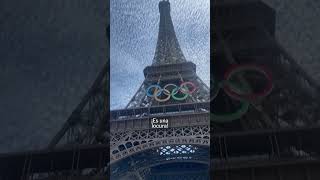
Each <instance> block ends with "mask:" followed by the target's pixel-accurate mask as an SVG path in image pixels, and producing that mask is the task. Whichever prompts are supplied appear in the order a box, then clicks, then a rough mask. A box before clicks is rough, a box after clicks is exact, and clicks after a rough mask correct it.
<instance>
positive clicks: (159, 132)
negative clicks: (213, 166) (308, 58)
mask: <svg viewBox="0 0 320 180" xmlns="http://www.w3.org/2000/svg"><path fill="white" fill-rule="evenodd" d="M159 12H160V23H159V34H158V42H157V47H156V51H155V56H154V59H153V63H152V65H151V66H148V67H146V68H145V69H144V75H145V80H144V82H143V83H142V85H141V87H140V88H139V89H138V91H137V92H136V94H135V95H134V96H133V97H132V99H131V100H130V102H129V103H128V105H127V106H126V109H123V110H114V111H111V119H110V130H111V131H110V162H111V175H112V176H111V179H121V178H123V179H126V178H127V179H128V178H129V179H159V178H160V177H162V179H177V177H179V179H190V178H191V179H208V164H209V144H210V140H209V137H210V129H209V122H210V119H209V111H210V103H209V100H210V97H209V92H210V90H209V88H208V86H207V85H205V84H204V83H203V82H202V81H201V79H200V78H199V77H198V76H197V74H196V65H195V64H193V63H192V62H187V61H186V59H185V57H184V55H183V53H182V50H181V48H180V45H179V42H178V40H177V37H176V34H175V31H174V26H173V22H172V19H171V16H170V3H169V2H168V1H160V2H159ZM184 82H191V83H192V84H194V86H195V87H196V90H195V91H194V92H193V93H192V94H190V95H189V96H188V97H187V98H183V99H180V100H176V99H173V98H171V99H168V100H166V101H161V100H162V99H165V98H166V97H162V96H159V97H160V98H159V99H157V97H155V96H154V95H155V94H157V93H156V90H154V93H153V97H150V95H148V87H150V86H153V85H159V86H160V87H166V85H168V84H170V86H174V85H179V84H181V83H184ZM173 90H174V89H171V91H173ZM163 91H165V90H163ZM171 95H172V94H171ZM151 118H162V119H163V118H164V119H168V120H169V127H168V128H165V129H153V128H152V127H151V125H150V120H151ZM128 164H130V165H129V166H128ZM173 164H174V165H173ZM167 166H168V167H169V166H170V167H171V168H166V167H167ZM199 167H202V168H199ZM203 167H205V169H204V168H203ZM165 169H166V171H165ZM192 169H193V170H194V172H193V173H194V174H193V175H190V174H186V172H188V171H190V170H192ZM206 169H207V170H206ZM203 171H205V173H203ZM127 172H133V173H129V174H128V173H127ZM146 172H147V173H146ZM159 173H160V174H161V173H164V174H162V175H161V176H160V175H159Z"/></svg>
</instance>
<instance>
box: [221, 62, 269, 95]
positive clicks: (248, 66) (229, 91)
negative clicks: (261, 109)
mask: <svg viewBox="0 0 320 180" xmlns="http://www.w3.org/2000/svg"><path fill="white" fill-rule="evenodd" d="M239 68H240V69H241V68H245V69H253V70H258V72H261V73H262V74H264V75H265V76H266V79H267V80H268V83H267V86H266V88H265V89H264V90H263V91H261V92H257V93H252V94H239V93H236V92H235V91H233V90H232V89H231V88H230V87H229V86H228V85H227V83H226V84H225V86H224V87H223V88H224V90H225V92H226V93H227V94H228V95H229V96H231V97H233V98H235V99H238V100H241V99H242V100H243V99H246V100H254V99H257V98H259V97H264V96H267V95H268V94H269V93H270V92H271V91H272V88H273V84H272V78H271V73H270V72H269V71H268V70H267V69H266V68H264V67H263V66H257V65H254V64H242V65H233V66H231V67H230V68H229V69H228V70H227V71H226V73H225V74H224V79H225V80H226V81H228V79H229V78H230V77H231V76H232V73H234V71H237V70H238V69H239ZM259 70H260V71H259Z"/></svg>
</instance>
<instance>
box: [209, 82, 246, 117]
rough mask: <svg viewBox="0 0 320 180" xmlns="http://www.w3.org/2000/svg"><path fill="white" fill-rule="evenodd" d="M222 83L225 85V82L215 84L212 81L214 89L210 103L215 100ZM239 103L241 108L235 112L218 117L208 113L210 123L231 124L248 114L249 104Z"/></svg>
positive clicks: (242, 101)
mask: <svg viewBox="0 0 320 180" xmlns="http://www.w3.org/2000/svg"><path fill="white" fill-rule="evenodd" d="M224 83H226V82H220V83H217V82H216V81H214V80H213V88H214V89H213V96H212V97H213V98H212V99H211V101H213V100H214V99H215V98H216V96H217V95H218V93H219V91H220V89H221V88H222V87H223V86H224ZM229 83H230V82H229ZM246 85H247V84H246ZM235 86H236V85H235ZM246 88H247V87H246ZM240 103H241V106H240V108H239V109H238V110H237V111H236V112H233V113H225V114H219V115H217V114H214V113H210V121H212V122H218V123H223V122H231V121H233V120H236V119H239V118H241V117H242V116H243V115H245V114H246V113H247V112H248V109H249V106H250V103H249V102H247V101H244V100H241V101H240Z"/></svg>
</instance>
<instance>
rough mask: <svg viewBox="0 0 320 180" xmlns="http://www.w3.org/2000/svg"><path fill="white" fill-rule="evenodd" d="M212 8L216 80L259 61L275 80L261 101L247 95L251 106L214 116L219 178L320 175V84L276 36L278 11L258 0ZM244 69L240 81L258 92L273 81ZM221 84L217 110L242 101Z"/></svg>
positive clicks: (225, 1)
mask: <svg viewBox="0 0 320 180" xmlns="http://www.w3.org/2000/svg"><path fill="white" fill-rule="evenodd" d="M211 12H212V14H211V15H212V18H211V19H213V21H214V22H215V23H212V24H211V28H212V29H214V31H213V36H212V37H213V39H212V40H211V42H212V43H213V45H211V47H212V49H211V54H213V58H214V59H213V61H212V63H211V72H212V73H211V79H215V80H216V81H223V79H225V77H226V72H228V70H229V68H230V67H239V66H241V65H243V64H244V65H247V64H250V65H252V64H253V65H255V66H258V67H263V68H264V69H266V70H268V71H269V73H268V75H270V76H271V77H272V82H273V83H272V84H273V88H272V91H271V92H270V94H268V95H267V96H265V97H263V98H260V99H259V98H256V99H254V100H253V99H249V96H246V98H248V99H249V100H248V101H249V107H248V109H247V111H246V113H242V112H241V111H239V112H238V113H237V114H238V116H230V115H229V119H228V120H227V121H224V122H223V121H217V119H214V118H212V119H211V124H210V126H211V130H212V132H214V133H213V134H211V138H210V141H211V153H210V155H211V156H210V157H211V172H212V174H213V178H214V179H217V180H219V179H221V180H222V179H230V180H233V179H237V180H242V179H243V180H247V179H252V180H260V179H261V180H262V179H270V180H273V179H285V180H289V179H290V180H291V179H299V180H300V179H306V180H309V179H318V178H319V173H318V172H319V153H320V144H319V142H316V141H317V140H316V139H317V138H316V137H319V135H320V134H319V133H320V132H319V126H318V125H319V120H320V118H319V108H320V106H319V102H320V101H319V90H320V88H319V85H318V84H317V83H316V82H315V81H314V80H313V79H312V78H310V77H309V76H308V74H307V73H306V72H305V71H304V70H303V68H301V66H299V65H298V64H297V63H296V61H295V60H294V59H293V57H291V56H290V54H289V53H287V52H286V51H285V49H284V48H283V47H281V45H280V43H278V42H277V40H276V38H275V20H276V13H275V11H274V10H273V9H272V8H270V7H269V6H267V5H266V4H265V3H263V2H261V1H259V0H244V1H232V0H221V1H216V2H215V4H214V6H213V8H212V10H211ZM260 73H261V72H260ZM238 75H239V77H238V79H237V81H239V82H242V83H243V84H246V83H247V84H249V86H248V85H247V87H249V88H248V89H251V91H253V92H258V91H259V90H260V91H261V90H262V89H264V88H265V87H266V84H267V80H266V78H263V77H261V74H259V73H258V74H254V75H251V76H250V74H249V73H247V74H245V73H243V74H240V73H239V74H238ZM214 85H216V84H211V87H212V89H211V94H213V95H216V96H215V98H214V100H213V101H211V108H212V109H211V112H212V113H214V114H217V113H218V112H230V113H231V112H235V110H236V109H238V108H239V107H241V103H240V102H241V99H235V98H234V97H232V96H229V94H228V93H227V92H226V90H220V91H219V92H218V93H217V91H216V89H215V87H217V85H216V86H215V87H214ZM239 87H240V86H239ZM233 95H234V94H233ZM239 100H240V101H239ZM239 114H240V115H239ZM230 117H231V118H232V120H230V119H231V118H230ZM224 118H225V119H227V118H226V117H224Z"/></svg>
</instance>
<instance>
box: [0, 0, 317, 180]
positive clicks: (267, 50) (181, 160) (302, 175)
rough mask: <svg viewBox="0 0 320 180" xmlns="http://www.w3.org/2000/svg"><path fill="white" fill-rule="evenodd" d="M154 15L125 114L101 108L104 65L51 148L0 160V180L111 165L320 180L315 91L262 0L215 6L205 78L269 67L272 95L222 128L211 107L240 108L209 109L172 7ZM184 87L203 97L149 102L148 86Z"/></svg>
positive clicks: (172, 175)
mask: <svg viewBox="0 0 320 180" xmlns="http://www.w3.org/2000/svg"><path fill="white" fill-rule="evenodd" d="M159 10H160V27H159V37H158V43H157V50H156V53H155V58H154V60H153V63H152V66H148V67H146V68H145V69H144V74H145V77H146V78H145V81H144V82H143V83H142V86H141V88H140V89H139V90H138V92H137V93H136V94H135V95H134V96H133V98H132V99H131V101H130V102H129V103H128V106H127V107H126V108H125V109H121V110H114V111H111V112H110V113H109V111H108V109H107V107H108V103H109V99H108V88H109V87H108V83H107V82H108V80H109V76H108V69H109V67H108V63H107V64H106V66H104V67H103V70H102V72H101V73H100V74H99V76H98V78H97V79H96V81H95V82H94V84H93V86H92V87H91V88H90V90H89V91H88V93H87V94H86V95H85V96H84V98H83V99H82V100H81V102H80V104H79V105H78V106H77V108H76V109H75V110H74V111H73V113H72V114H71V116H70V117H69V119H68V120H67V122H66V123H65V124H64V126H63V128H62V129H61V130H60V131H59V132H58V133H57V135H56V136H55V137H54V138H53V140H52V141H51V142H50V145H49V149H47V150H43V151H35V152H25V153H17V154H9V155H0V172H1V173H0V175H1V176H0V179H49V178H48V177H50V178H51V179H63V178H65V179H66V178H69V179H77V180H78V179H97V180H98V179H99V180H100V179H101V180H102V179H105V178H106V177H107V176H108V175H109V172H108V170H109V164H108V163H107V162H108V161H109V156H110V163H111V172H112V178H113V179H120V180H121V179H132V180H134V179H151V180H158V179H184V180H188V179H208V178H209V177H208V172H207V169H208V164H209V163H210V167H211V169H210V171H211V172H212V177H213V178H214V179H216V180H220V179H221V180H222V179H229V180H233V179H237V180H242V179H243V180H248V179H250V180H262V179H270V180H273V179H281V180H295V179H297V180H298V179H299V180H304V179H305V180H317V179H319V176H320V174H319V172H320V171H319V167H320V161H319V153H320V145H319V142H318V139H317V137H319V136H320V128H319V126H317V124H318V123H319V112H318V111H317V110H318V109H319V104H318V102H319V95H318V92H319V89H320V88H319V86H318V85H317V83H315V82H314V80H312V78H310V77H309V76H308V75H307V73H306V72H304V70H303V69H302V68H301V67H300V66H299V65H298V64H297V63H296V61H295V60H294V59H293V58H292V57H291V56H290V55H289V54H288V53H287V52H286V51H285V50H284V48H282V47H281V46H280V44H279V43H278V42H277V41H276V40H275V36H274V34H275V12H274V10H273V9H271V8H270V7H268V6H266V5H265V4H264V3H262V2H261V1H259V0H241V1H235V0H221V1H215V3H211V12H212V14H211V15H212V17H211V19H212V21H211V22H213V23H211V26H212V27H211V29H212V30H213V33H211V34H212V36H211V37H212V39H211V42H212V43H213V45H211V48H212V49H211V54H212V55H213V56H212V57H213V61H212V63H211V72H213V73H212V77H211V79H217V80H221V79H223V76H224V73H225V71H226V70H227V69H228V67H229V66H230V65H232V64H242V63H255V64H258V65H263V66H266V67H267V68H268V69H269V70H270V71H271V74H272V77H273V85H274V86H273V90H272V92H271V93H270V94H269V95H268V96H267V97H265V98H264V99H263V101H255V102H251V104H250V107H249V108H248V112H247V113H246V114H244V115H242V116H241V117H240V118H237V119H234V120H233V121H229V122H227V123H226V122H225V123H221V122H217V121H216V119H214V118H211V119H210V118H209V109H210V107H211V113H212V112H213V113H216V112H219V111H226V112H227V111H229V110H230V109H231V110H233V108H235V107H237V106H238V105H239V104H238V102H237V101H235V100H234V99H232V98H230V97H228V96H227V95H226V94H224V92H223V91H221V92H219V93H218V94H217V96H216V97H215V99H214V100H213V101H211V102H209V101H208V98H209V97H208V88H207V87H206V86H205V84H203V83H202V81H201V80H200V79H199V78H198V77H197V76H196V68H195V65H194V64H193V63H191V62H187V61H186V60H185V58H184V56H183V53H182V51H181V49H180V47H179V43H178V41H177V38H176V36H175V33H174V29H173V25H172V24H173V23H172V20H171V17H170V14H169V12H170V4H169V2H167V1H161V2H160V3H159ZM108 27H109V26H108ZM107 31H108V30H107ZM107 34H109V33H107ZM168 47H170V48H168ZM257 77H259V76H258V75H257ZM181 81H191V82H194V83H195V84H196V85H197V87H199V88H198V91H196V92H195V93H194V94H193V96H190V97H188V98H187V99H185V100H184V101H181V102H180V103H176V101H173V100H169V101H166V102H165V103H162V102H158V101H156V100H155V99H154V98H151V97H148V96H146V92H145V90H146V88H147V87H148V86H149V85H152V84H154V83H158V82H160V85H161V86H162V87H163V84H165V83H179V82H181ZM244 81H248V82H249V83H250V84H251V85H252V86H256V87H258V89H259V86H263V84H264V80H263V79H261V78H258V79H255V78H253V79H252V78H251V77H250V76H248V77H245V78H244ZM260 82H263V83H262V84H261V83H260ZM212 85H213V84H211V87H214V86H212ZM212 90H213V88H212V89H211V92H212ZM211 94H214V93H211ZM211 98H212V97H211ZM297 109H298V110H299V111H298V110H297ZM151 117H161V118H168V119H169V120H170V121H169V128H168V129H152V128H150V118H151ZM209 120H210V121H211V122H210V126H209ZM109 128H110V130H111V131H108V129H109ZM210 129H211V130H210ZM210 132H211V134H210ZM109 142H110V145H109ZM209 144H210V145H211V146H210V147H211V148H210V158H211V159H210V162H209V161H208V159H209ZM109 149H110V152H109ZM3 162H4V163H3ZM7 162H10V163H7ZM3 172H4V173H3Z"/></svg>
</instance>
